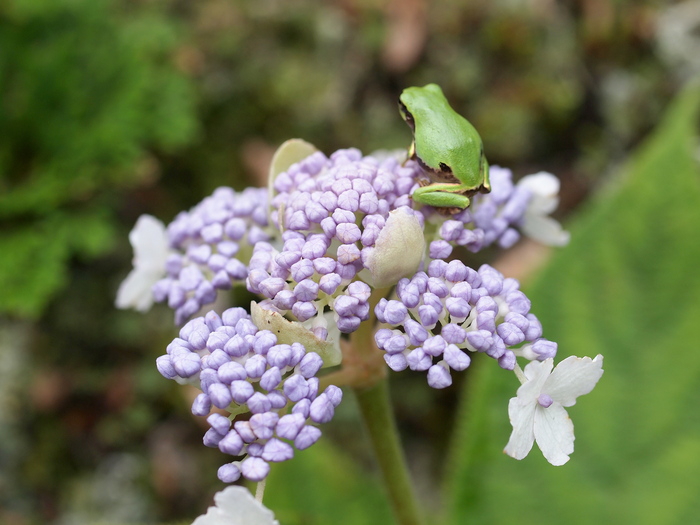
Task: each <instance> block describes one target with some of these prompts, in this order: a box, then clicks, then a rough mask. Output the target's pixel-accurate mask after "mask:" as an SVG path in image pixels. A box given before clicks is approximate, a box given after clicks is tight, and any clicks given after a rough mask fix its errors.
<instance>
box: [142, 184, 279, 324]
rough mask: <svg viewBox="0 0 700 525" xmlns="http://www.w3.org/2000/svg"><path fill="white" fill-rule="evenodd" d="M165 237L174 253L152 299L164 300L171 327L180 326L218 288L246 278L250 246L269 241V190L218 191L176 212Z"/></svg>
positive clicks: (223, 288) (154, 290) (214, 294)
mask: <svg viewBox="0 0 700 525" xmlns="http://www.w3.org/2000/svg"><path fill="white" fill-rule="evenodd" d="M167 234H168V238H169V242H170V247H171V249H172V250H174V251H175V253H173V254H171V255H170V256H169V258H168V260H167V262H166V272H167V277H165V278H164V279H161V280H160V281H158V282H157V283H156V284H155V285H154V286H153V297H154V299H155V300H156V301H157V302H163V301H167V303H168V306H170V307H171V308H172V309H173V310H175V324H177V325H181V324H183V323H184V322H185V321H186V320H187V319H188V318H189V317H190V316H192V315H194V314H195V313H196V312H197V311H198V310H199V309H200V308H201V307H202V306H203V305H206V304H209V303H212V302H214V300H215V299H216V295H217V290H226V289H229V288H231V285H232V283H233V282H236V281H241V282H242V281H244V280H245V278H246V277H247V276H248V268H247V262H248V259H249V258H250V255H251V253H252V247H253V246H255V245H256V244H257V243H259V242H263V241H268V240H269V239H270V237H271V236H270V233H269V228H268V218H267V190H266V189H263V188H248V189H246V190H244V191H243V192H240V193H237V192H235V191H234V190H232V189H231V188H225V187H222V188H218V189H217V190H216V191H214V193H213V194H212V195H211V196H210V197H207V198H206V199H204V200H203V201H202V202H201V203H199V204H198V205H197V206H195V207H194V208H193V209H192V210H190V211H189V212H182V213H180V214H178V215H177V217H175V219H174V220H173V222H171V223H170V224H169V225H168V228H167Z"/></svg>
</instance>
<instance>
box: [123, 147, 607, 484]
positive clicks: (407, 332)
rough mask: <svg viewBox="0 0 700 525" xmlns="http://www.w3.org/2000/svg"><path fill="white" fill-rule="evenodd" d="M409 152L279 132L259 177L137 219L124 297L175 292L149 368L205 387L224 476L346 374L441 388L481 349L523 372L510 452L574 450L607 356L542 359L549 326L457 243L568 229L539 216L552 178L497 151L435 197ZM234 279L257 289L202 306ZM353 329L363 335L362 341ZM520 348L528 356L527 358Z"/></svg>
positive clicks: (478, 246) (204, 407)
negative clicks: (478, 182)
mask: <svg viewBox="0 0 700 525" xmlns="http://www.w3.org/2000/svg"><path fill="white" fill-rule="evenodd" d="M413 153H414V154H413V156H412V158H408V159H407V158H406V156H405V155H403V158H400V156H398V155H393V154H375V155H363V154H362V153H361V152H360V151H359V150H357V149H344V150H339V151H336V152H334V153H332V154H331V155H329V156H327V155H325V154H323V153H322V152H320V151H317V150H316V148H314V147H313V146H312V145H310V144H308V143H306V142H303V141H301V140H291V141H288V142H286V143H285V144H283V145H282V146H281V147H280V149H279V150H278V152H277V153H276V155H275V157H274V159H273V162H272V166H271V168H270V177H269V186H268V188H249V189H246V190H244V191H243V192H236V191H234V190H232V189H230V188H219V189H217V190H216V191H214V193H213V194H212V195H211V196H210V197H207V198H205V199H204V200H203V201H202V202H201V203H200V204H198V205H197V206H195V207H194V208H192V209H191V210H189V211H187V212H182V213H180V214H178V215H177V216H176V217H175V219H174V220H173V221H172V222H171V223H170V224H169V225H168V226H167V227H166V226H164V225H162V224H160V223H159V222H158V221H157V220H156V219H153V218H150V217H149V218H142V219H140V220H139V221H138V223H137V225H136V228H135V229H134V231H132V233H131V235H130V240H131V242H132V244H133V246H134V251H135V267H134V270H133V272H132V274H130V276H129V277H128V278H127V279H126V281H125V282H124V283H123V285H122V288H121V289H120V292H119V300H118V306H120V307H127V306H132V307H134V308H138V309H145V308H147V307H148V306H149V305H150V302H151V300H153V301H156V302H164V303H166V304H167V305H168V306H169V307H170V308H171V309H173V310H174V314H175V324H176V325H180V326H182V328H181V329H180V332H179V335H178V337H177V338H175V339H174V340H173V341H172V343H170V345H168V347H167V349H166V353H165V354H164V355H162V356H161V357H159V358H158V359H157V363H156V364H157V368H158V370H159V371H160V373H161V374H162V375H163V376H165V377H166V378H168V379H174V380H176V381H178V382H180V383H188V384H192V385H194V386H196V387H198V388H199V389H200V390H201V393H200V394H199V395H198V396H197V398H196V399H195V401H194V403H193V405H192V412H193V413H194V414H195V415H197V416H202V417H207V422H208V423H209V426H210V428H209V430H208V431H207V432H206V433H205V435H204V444H205V445H207V446H210V447H217V448H219V450H221V452H223V453H224V454H227V455H230V456H232V457H233V458H234V459H233V461H230V462H227V463H225V464H224V465H223V466H222V467H221V468H220V469H219V472H218V475H219V478H220V479H221V480H222V481H224V482H234V481H236V480H238V479H239V478H241V477H243V478H246V479H249V480H252V481H262V480H264V479H265V477H266V476H267V475H268V473H269V471H270V468H271V464H274V463H277V462H281V461H286V460H288V459H291V458H292V457H293V456H294V454H295V450H297V451H298V450H303V449H305V448H307V447H309V446H311V445H313V444H314V443H315V442H316V441H317V440H318V439H319V438H320V436H321V429H320V428H319V426H320V425H322V424H324V423H327V422H329V421H330V420H331V419H332V418H333V415H334V410H335V408H336V407H337V406H338V404H339V403H340V402H341V400H342V390H341V389H340V388H339V387H340V386H350V387H355V388H357V387H358V386H363V387H366V386H367V385H371V384H372V382H373V381H376V380H378V378H381V377H383V374H384V373H385V370H387V369H391V370H393V371H395V372H401V371H403V370H406V369H410V370H414V371H419V372H423V373H425V376H426V381H427V383H428V385H430V386H431V387H433V388H445V387H448V386H449V385H450V384H451V383H452V377H453V374H454V373H458V372H460V371H463V370H465V369H466V368H468V367H469V366H470V364H471V361H472V359H476V358H492V359H493V360H494V361H495V362H496V365H497V366H499V367H500V368H502V369H504V370H512V371H514V372H515V374H516V376H517V378H518V379H519V380H520V383H521V385H522V386H520V388H519V389H518V391H517V396H516V397H514V398H513V399H512V400H511V402H510V404H509V406H508V414H509V416H510V420H511V423H512V424H513V434H512V436H511V438H510V441H509V442H508V445H507V447H506V449H505V452H506V453H507V454H509V455H511V456H513V457H515V458H517V459H521V458H523V457H524V456H525V455H526V454H527V453H528V452H529V450H530V448H531V447H532V444H533V443H534V442H535V441H536V442H537V443H538V445H539V447H540V448H541V449H542V451H543V453H544V456H545V458H547V460H549V461H550V462H551V463H552V464H555V465H560V464H563V463H564V462H566V461H567V460H568V458H569V454H571V452H572V451H573V439H574V437H573V425H572V424H571V421H570V420H569V419H568V416H567V414H566V411H565V409H564V407H568V406H571V405H573V404H574V403H575V401H576V397H577V396H580V395H582V394H585V393H588V392H589V391H590V390H591V389H592V388H593V387H594V385H595V384H596V382H597V381H598V379H599V378H600V376H601V374H602V357H601V356H598V357H596V358H595V359H592V360H591V359H590V358H582V359H579V358H575V357H570V358H567V359H565V360H564V361H563V362H562V363H560V364H559V365H558V366H557V367H556V368H554V371H552V369H553V362H554V358H555V357H556V353H557V344H556V342H553V341H550V340H548V339H546V338H545V337H544V332H543V327H542V325H541V323H540V322H539V320H538V319H537V317H536V315H535V314H534V313H533V311H531V306H532V305H531V303H530V300H529V299H528V297H527V296H526V295H525V294H524V293H523V292H522V291H521V290H520V285H519V283H518V281H517V280H515V279H512V278H508V277H505V276H503V275H502V274H501V273H500V272H499V271H497V270H496V269H495V268H493V267H491V266H489V265H482V266H480V267H478V268H472V267H470V266H469V265H468V261H466V262H463V261H461V260H459V259H456V258H454V255H455V254H454V253H453V252H454V250H455V249H456V248H466V250H467V251H468V252H473V253H475V252H478V251H480V250H482V249H484V248H485V247H487V246H490V245H494V244H495V245H497V246H499V247H501V248H509V247H511V246H513V245H514V244H515V243H516V242H517V241H518V240H519V239H520V236H521V235H522V234H523V233H525V234H527V235H529V236H531V237H533V238H535V239H537V240H539V241H541V242H543V243H547V244H550V245H564V244H566V243H567V242H568V234H567V233H566V232H565V231H563V230H562V228H561V226H560V225H559V224H558V223H557V222H556V221H555V220H554V219H552V218H551V217H549V214H550V213H551V212H552V211H553V210H554V209H555V208H556V206H557V202H558V199H557V194H558V189H559V181H558V180H557V179H556V177H554V176H553V175H551V174H549V173H537V174H534V175H530V176H526V177H524V178H522V179H520V180H519V181H517V182H514V181H513V177H512V173H511V171H510V170H508V169H506V168H501V167H497V166H492V167H490V169H489V175H490V177H489V178H490V190H491V191H490V192H489V193H479V192H473V191H470V192H468V193H469V196H470V201H469V206H468V207H466V208H464V209H460V208H457V209H451V208H450V209H449V210H446V209H444V208H441V207H437V208H436V207H433V206H429V205H424V204H421V203H419V202H416V200H414V199H413V198H412V194H413V192H414V191H416V189H418V188H421V187H425V186H426V184H427V183H426V166H425V165H424V164H425V163H424V162H422V160H421V159H420V158H419V157H417V156H416V154H415V149H413ZM445 186H446V187H448V190H449V188H450V185H449V184H447V185H445ZM441 187H442V186H441ZM236 285H240V286H245V287H246V288H247V289H248V291H250V292H252V293H255V294H257V295H258V296H259V297H260V300H259V301H257V302H254V303H253V304H252V306H251V310H250V311H246V310H244V309H242V308H229V309H225V310H224V311H222V312H216V311H214V310H209V308H210V307H209V306H208V305H211V304H212V303H214V301H215V299H217V297H218V296H219V294H220V293H221V292H223V291H225V290H228V289H230V288H232V287H233V286H236ZM356 333H357V334H365V333H367V334H370V335H369V338H368V339H363V340H362V341H363V344H361V345H358V344H353V342H354V341H355V339H353V338H355V337H360V336H358V335H357V334H356ZM363 337H364V335H363ZM478 354H485V355H484V356H479V355H478ZM377 357H379V359H377ZM518 360H521V361H523V362H527V363H529V364H527V366H525V368H524V371H523V370H522V369H521V368H520V366H519V364H518ZM377 363H379V366H380V368H377ZM329 367H333V368H332V371H331V372H330V373H326V372H325V371H324V368H329ZM368 371H369V372H368ZM504 411H505V408H504Z"/></svg>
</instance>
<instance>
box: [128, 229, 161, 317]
mask: <svg viewBox="0 0 700 525" xmlns="http://www.w3.org/2000/svg"><path fill="white" fill-rule="evenodd" d="M129 242H130V243H131V246H132V247H133V248H134V259H133V264H134V269H133V270H131V273H129V275H128V276H127V277H126V279H124V281H122V283H121V285H120V286H119V291H118V292H117V300H116V305H117V308H123V309H125V308H134V309H136V310H139V311H141V312H145V311H146V310H148V309H149V308H150V307H151V305H152V304H153V294H152V293H151V287H152V286H153V285H154V284H155V283H156V282H158V280H159V279H161V278H162V277H163V276H164V275H165V261H166V259H167V258H168V253H169V252H168V237H167V235H166V232H165V226H164V225H163V223H162V222H160V221H159V220H158V219H156V218H155V217H152V216H150V215H141V217H139V219H138V221H136V226H134V229H133V230H131V232H130V233H129Z"/></svg>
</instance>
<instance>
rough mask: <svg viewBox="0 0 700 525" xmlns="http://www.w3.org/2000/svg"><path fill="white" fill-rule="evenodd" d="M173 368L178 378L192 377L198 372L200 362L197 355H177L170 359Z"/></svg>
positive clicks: (191, 353) (192, 353)
mask: <svg viewBox="0 0 700 525" xmlns="http://www.w3.org/2000/svg"><path fill="white" fill-rule="evenodd" d="M171 361H172V364H173V368H174V369H175V371H176V372H177V374H178V375H179V376H180V377H185V378H186V377H192V376H193V375H195V374H196V373H197V372H199V371H200V363H201V360H200V358H199V356H198V355H197V354H195V353H194V352H190V353H188V354H179V355H177V356H173V357H172V358H171Z"/></svg>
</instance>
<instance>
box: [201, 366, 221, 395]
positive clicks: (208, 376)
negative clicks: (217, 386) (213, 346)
mask: <svg viewBox="0 0 700 525" xmlns="http://www.w3.org/2000/svg"><path fill="white" fill-rule="evenodd" d="M214 383H219V377H218V375H217V373H216V370H214V369H212V368H206V367H202V373H201V374H199V384H200V386H201V388H202V391H203V392H208V391H209V387H210V386H211V385H213V384H214Z"/></svg>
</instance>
